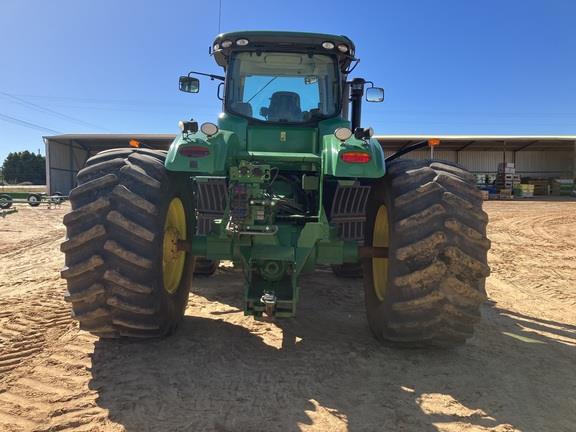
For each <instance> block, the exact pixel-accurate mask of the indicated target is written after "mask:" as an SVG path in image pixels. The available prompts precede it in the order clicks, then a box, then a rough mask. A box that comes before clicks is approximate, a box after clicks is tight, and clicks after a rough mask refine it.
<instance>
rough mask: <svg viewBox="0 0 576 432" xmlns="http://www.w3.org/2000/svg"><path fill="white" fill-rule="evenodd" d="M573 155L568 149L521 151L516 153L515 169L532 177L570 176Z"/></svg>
mask: <svg viewBox="0 0 576 432" xmlns="http://www.w3.org/2000/svg"><path fill="white" fill-rule="evenodd" d="M573 163H574V156H573V154H572V152H569V151H566V152H564V151H554V152H547V151H521V152H517V153H516V171H517V172H519V173H520V174H521V175H526V176H533V177H568V178H571V177H572V173H573Z"/></svg>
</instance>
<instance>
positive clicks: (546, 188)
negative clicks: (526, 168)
mask: <svg viewBox="0 0 576 432" xmlns="http://www.w3.org/2000/svg"><path fill="white" fill-rule="evenodd" d="M528 184H530V185H533V186H534V195H550V180H549V179H530V180H528Z"/></svg>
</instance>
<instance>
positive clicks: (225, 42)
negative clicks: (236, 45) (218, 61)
mask: <svg viewBox="0 0 576 432" xmlns="http://www.w3.org/2000/svg"><path fill="white" fill-rule="evenodd" d="M220 45H221V46H222V48H230V47H231V46H232V41H231V40H230V39H226V40H223V41H222V42H221V43H220Z"/></svg>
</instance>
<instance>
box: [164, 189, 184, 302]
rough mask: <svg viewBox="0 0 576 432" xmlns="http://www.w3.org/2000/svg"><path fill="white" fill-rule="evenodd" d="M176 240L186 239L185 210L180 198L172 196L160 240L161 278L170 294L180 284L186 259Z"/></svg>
mask: <svg viewBox="0 0 576 432" xmlns="http://www.w3.org/2000/svg"><path fill="white" fill-rule="evenodd" d="M178 240H186V212H185V211H184V205H183V204H182V201H181V200H180V198H173V199H172V201H170V205H169V206H168V212H167V213H166V221H165V222H164V240H163V242H162V278H163V281H164V289H165V290H166V291H168V292H169V293H170V294H173V293H174V292H176V290H177V289H178V286H179V285H180V281H181V280H182V274H183V273H184V263H185V261H186V252H184V251H182V250H179V249H178Z"/></svg>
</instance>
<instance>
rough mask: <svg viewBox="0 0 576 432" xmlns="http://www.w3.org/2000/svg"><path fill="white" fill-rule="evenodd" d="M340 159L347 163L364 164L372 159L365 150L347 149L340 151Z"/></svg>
mask: <svg viewBox="0 0 576 432" xmlns="http://www.w3.org/2000/svg"><path fill="white" fill-rule="evenodd" d="M340 159H342V160H343V161H344V162H347V163H357V164H365V163H368V162H370V160H372V156H371V155H370V153H366V152H360V151H349V152H344V153H340Z"/></svg>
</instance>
